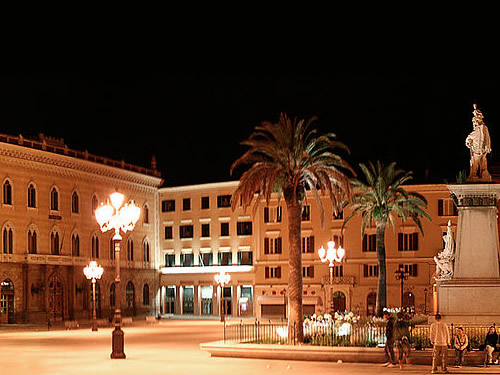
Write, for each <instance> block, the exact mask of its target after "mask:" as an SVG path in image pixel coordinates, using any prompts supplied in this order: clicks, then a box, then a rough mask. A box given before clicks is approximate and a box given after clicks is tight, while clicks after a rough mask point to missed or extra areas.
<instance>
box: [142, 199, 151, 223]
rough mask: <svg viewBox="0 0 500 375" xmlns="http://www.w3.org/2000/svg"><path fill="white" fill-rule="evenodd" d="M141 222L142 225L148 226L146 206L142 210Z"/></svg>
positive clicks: (147, 208)
mask: <svg viewBox="0 0 500 375" xmlns="http://www.w3.org/2000/svg"><path fill="white" fill-rule="evenodd" d="M142 222H143V223H144V224H149V207H148V205H147V204H145V205H144V207H143V208H142Z"/></svg>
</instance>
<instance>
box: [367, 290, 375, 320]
mask: <svg viewBox="0 0 500 375" xmlns="http://www.w3.org/2000/svg"><path fill="white" fill-rule="evenodd" d="M376 305H377V293H375V292H371V293H368V296H367V297H366V315H368V316H373V315H375V307H376Z"/></svg>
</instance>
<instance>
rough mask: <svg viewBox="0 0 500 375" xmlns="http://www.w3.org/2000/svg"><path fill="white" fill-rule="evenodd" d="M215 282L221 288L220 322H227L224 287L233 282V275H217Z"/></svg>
mask: <svg viewBox="0 0 500 375" xmlns="http://www.w3.org/2000/svg"><path fill="white" fill-rule="evenodd" d="M214 280H215V282H216V283H217V284H218V285H219V286H220V321H221V322H224V321H225V320H226V317H225V314H224V312H225V311H224V310H225V309H224V286H225V285H227V284H229V281H230V280H231V275H229V274H228V273H225V272H224V271H222V272H219V273H217V274H216V275H215V276H214Z"/></svg>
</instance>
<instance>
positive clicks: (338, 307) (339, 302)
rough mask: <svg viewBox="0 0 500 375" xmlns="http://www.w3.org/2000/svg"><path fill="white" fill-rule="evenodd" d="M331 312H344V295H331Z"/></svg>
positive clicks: (338, 293)
mask: <svg viewBox="0 0 500 375" xmlns="http://www.w3.org/2000/svg"><path fill="white" fill-rule="evenodd" d="M333 311H339V312H344V311H345V294H344V293H342V292H335V293H333Z"/></svg>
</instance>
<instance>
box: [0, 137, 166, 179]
mask: <svg viewBox="0 0 500 375" xmlns="http://www.w3.org/2000/svg"><path fill="white" fill-rule="evenodd" d="M40 139H41V141H38V140H33V139H27V138H25V137H23V136H22V135H19V136H12V135H6V134H1V133H0V142H3V143H9V144H14V145H19V146H22V147H28V148H33V149H36V150H42V151H47V152H51V153H55V154H59V155H66V156H69V157H73V158H77V159H83V160H88V161H91V162H94V163H99V164H104V165H109V166H111V167H115V168H120V169H125V170H128V171H132V172H136V173H141V174H146V175H148V176H154V177H161V173H160V172H159V171H157V170H156V169H151V168H145V167H141V166H138V165H134V164H129V163H125V162H124V161H123V160H121V161H117V160H113V159H108V158H106V157H104V156H98V155H94V154H91V153H89V152H88V151H78V150H72V149H70V148H68V146H66V145H65V144H64V140H63V139H56V138H53V137H47V136H45V135H43V134H41V135H40Z"/></svg>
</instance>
